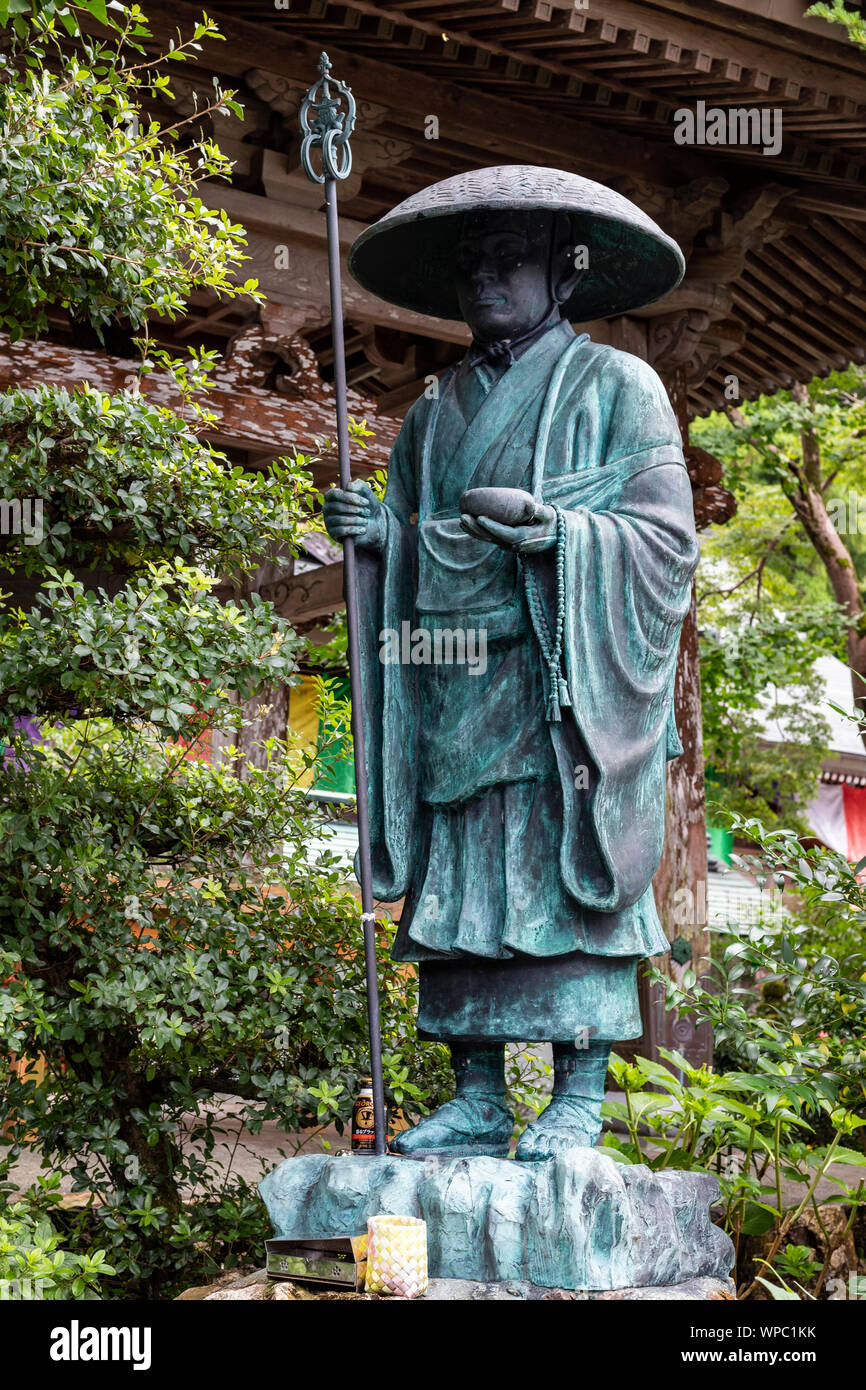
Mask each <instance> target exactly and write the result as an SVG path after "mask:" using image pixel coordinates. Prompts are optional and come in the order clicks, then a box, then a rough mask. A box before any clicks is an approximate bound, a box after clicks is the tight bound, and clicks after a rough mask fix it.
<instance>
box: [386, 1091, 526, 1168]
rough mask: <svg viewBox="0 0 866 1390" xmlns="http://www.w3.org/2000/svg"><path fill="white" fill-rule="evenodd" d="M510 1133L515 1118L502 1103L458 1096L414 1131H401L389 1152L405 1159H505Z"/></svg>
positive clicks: (422, 1121) (420, 1122)
mask: <svg viewBox="0 0 866 1390" xmlns="http://www.w3.org/2000/svg"><path fill="white" fill-rule="evenodd" d="M513 1129H514V1116H513V1115H512V1113H511V1111H510V1110H509V1109H508V1108H507V1106H505V1105H504V1104H503V1103H502V1102H501V1101H498V1100H489V1099H483V1100H482V1099H480V1098H479V1099H476V1098H475V1097H474V1096H458V1098H457V1099H456V1100H449V1101H446V1103H445V1104H444V1105H440V1107H439V1109H438V1110H434V1112H433V1114H432V1115H428V1116H427V1117H426V1119H423V1120H419V1122H418V1124H417V1125H415V1126H414V1128H412V1129H404V1130H403V1132H402V1133H401V1134H398V1135H397V1136H396V1138H394V1139H392V1140H391V1144H390V1149H391V1152H392V1153H396V1154H402V1155H403V1156H404V1158H428V1157H431V1156H439V1157H443V1158H463V1157H465V1156H467V1155H471V1154H475V1155H476V1156H478V1155H482V1154H484V1155H487V1156H488V1157H493V1158H507V1156H508V1144H509V1140H510V1139H511V1131H512V1130H513Z"/></svg>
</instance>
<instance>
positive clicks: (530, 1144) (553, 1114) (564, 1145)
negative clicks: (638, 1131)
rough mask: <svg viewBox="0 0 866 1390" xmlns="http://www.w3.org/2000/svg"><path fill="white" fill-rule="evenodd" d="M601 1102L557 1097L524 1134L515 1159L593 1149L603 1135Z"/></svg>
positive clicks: (577, 1097)
mask: <svg viewBox="0 0 866 1390" xmlns="http://www.w3.org/2000/svg"><path fill="white" fill-rule="evenodd" d="M600 1111H601V1101H591V1100H584V1099H582V1098H581V1097H580V1096H554V1097H553V1099H552V1101H551V1102H550V1104H549V1105H548V1107H547V1109H546V1110H542V1112H541V1114H540V1115H539V1117H538V1119H537V1120H536V1121H535V1122H534V1123H533V1124H531V1125H529V1127H528V1128H527V1129H525V1130H524V1131H523V1133H522V1134H521V1136H520V1139H519V1141H518V1144H517V1149H516V1151H515V1154H514V1157H515V1158H518V1159H520V1160H521V1161H522V1162H524V1163H527V1162H530V1163H531V1162H536V1161H538V1160H539V1159H544V1158H556V1157H557V1156H558V1155H559V1154H562V1153H565V1152H566V1151H567V1150H568V1149H591V1148H593V1147H594V1145H595V1142H596V1140H597V1139H598V1136H599V1135H600V1133H601V1114H600Z"/></svg>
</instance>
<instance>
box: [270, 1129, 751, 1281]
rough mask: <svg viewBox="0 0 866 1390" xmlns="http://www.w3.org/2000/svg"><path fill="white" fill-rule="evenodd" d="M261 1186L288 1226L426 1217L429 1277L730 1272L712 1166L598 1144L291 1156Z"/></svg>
mask: <svg viewBox="0 0 866 1390" xmlns="http://www.w3.org/2000/svg"><path fill="white" fill-rule="evenodd" d="M260 1191H261V1194H262V1197H263V1199H264V1202H265V1205H266V1206H267V1209H268V1214H269V1215H270V1218H271V1221H272V1223H273V1226H274V1234H275V1235H276V1236H278V1237H281V1238H284V1239H299V1238H301V1237H304V1236H306V1237H327V1236H338V1235H357V1234H359V1233H361V1232H363V1231H364V1230H366V1224H367V1218H368V1217H370V1216H375V1215H378V1214H380V1213H389V1214H393V1215H401V1216H420V1217H423V1219H424V1220H425V1221H426V1222H427V1241H428V1262H429V1272H430V1277H431V1279H461V1280H470V1281H473V1282H476V1283H510V1282H515V1281H516V1282H520V1281H525V1282H528V1283H530V1284H536V1285H540V1286H542V1287H544V1288H548V1289H575V1290H593V1291H596V1292H605V1291H613V1290H627V1289H640V1288H651V1287H668V1286H671V1285H679V1284H686V1283H688V1282H690V1281H692V1280H696V1279H715V1280H721V1281H723V1282H724V1281H725V1280H727V1278H728V1275H729V1273H730V1270H731V1268H732V1266H733V1263H734V1250H733V1245H732V1243H731V1241H730V1239H729V1237H728V1236H727V1235H725V1233H724V1232H723V1231H721V1230H720V1229H719V1228H718V1227H717V1226H715V1225H713V1223H712V1221H711V1220H710V1214H709V1208H710V1205H711V1203H712V1202H714V1201H715V1200H716V1199H717V1198H718V1195H719V1187H718V1183H717V1182H716V1180H715V1178H713V1177H710V1176H709V1175H708V1174H704V1173H683V1172H671V1171H663V1172H654V1171H652V1170H651V1169H649V1168H647V1167H645V1166H644V1165H643V1164H635V1165H629V1164H621V1163H617V1162H616V1161H615V1160H614V1159H612V1158H609V1157H608V1156H607V1155H605V1154H604V1153H601V1152H600V1151H598V1150H595V1149H577V1148H576V1149H571V1150H569V1151H568V1152H567V1153H565V1154H563V1155H561V1156H560V1157H558V1158H553V1159H549V1160H548V1161H546V1162H544V1163H517V1162H516V1161H514V1160H513V1159H498V1158H458V1159H442V1158H439V1159H428V1160H425V1161H424V1162H418V1161H413V1160H412V1159H406V1158H397V1157H391V1156H386V1157H381V1158H353V1157H351V1156H337V1155H329V1154H310V1155H302V1156H300V1157H298V1158H290V1159H286V1161H285V1162H284V1163H282V1164H280V1166H279V1167H278V1168H275V1169H274V1170H273V1171H272V1172H270V1173H269V1174H268V1175H267V1177H266V1178H265V1179H264V1181H263V1182H262V1183H261V1185H260Z"/></svg>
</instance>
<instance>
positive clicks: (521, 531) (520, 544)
mask: <svg viewBox="0 0 866 1390" xmlns="http://www.w3.org/2000/svg"><path fill="white" fill-rule="evenodd" d="M460 525H461V527H462V528H463V530H464V531H465V532H466V533H467V535H470V536H475V537H476V539H477V540H480V541H491V542H492V543H493V544H494V545H499V546H501V547H502V549H503V550H514V551H517V552H518V554H520V555H535V554H537V553H538V551H540V550H550V549H551V548H552V547H553V546H554V545H556V512H555V511H554V509H553V507H549V506H547V504H546V503H545V504H544V505H543V506H540V507H539V508H538V519H537V520H536V521H534V522H533V523H532V525H531V526H505V525H504V524H503V523H502V522H501V521H493V520H492V519H491V517H489V516H470V515H469V514H468V512H464V513H463V515H462V516H461V517H460Z"/></svg>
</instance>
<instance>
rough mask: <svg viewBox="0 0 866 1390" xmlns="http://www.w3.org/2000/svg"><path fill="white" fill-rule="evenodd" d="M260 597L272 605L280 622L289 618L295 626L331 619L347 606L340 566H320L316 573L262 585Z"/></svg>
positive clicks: (341, 566)
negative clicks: (333, 614)
mask: <svg viewBox="0 0 866 1390" xmlns="http://www.w3.org/2000/svg"><path fill="white" fill-rule="evenodd" d="M259 593H260V594H261V596H262V598H263V599H265V600H266V601H267V602H269V603H272V604H273V605H274V608H275V609H276V610H277V613H278V614H279V616H280V617H281V618H288V620H289V622H290V623H292V624H293V625H294V626H298V625H300V624H302V623H312V622H316V621H317V619H320V618H326V617H330V615H331V614H332V613H336V612H337V610H338V609H340V608H345V606H346V604H345V599H344V597H343V562H342V560H338V561H337V562H336V563H335V564H332V565H319V566H317V568H316V569H311V570H304V572H303V574H295V575H292V577H291V579H278V580H277V581H276V582H275V583H273V584H263V585H262V586H261V587H260V589H259Z"/></svg>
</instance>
